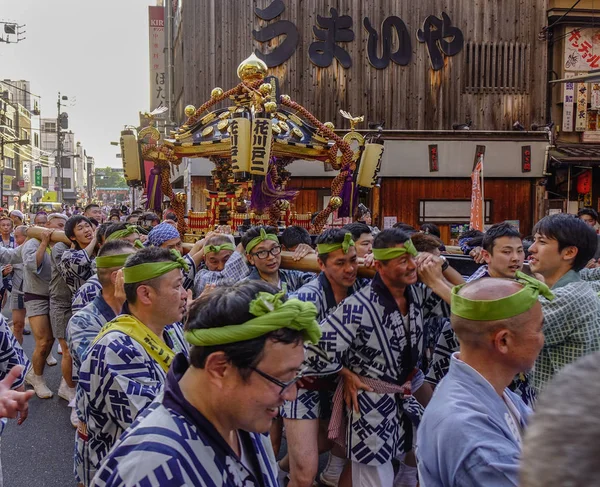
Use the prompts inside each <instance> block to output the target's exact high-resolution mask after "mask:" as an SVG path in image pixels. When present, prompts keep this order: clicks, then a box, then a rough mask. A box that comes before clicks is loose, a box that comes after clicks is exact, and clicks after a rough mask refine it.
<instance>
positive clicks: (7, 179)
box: [2, 176, 14, 191]
mask: <svg viewBox="0 0 600 487" xmlns="http://www.w3.org/2000/svg"><path fill="white" fill-rule="evenodd" d="M13 179H14V176H4V179H3V181H2V188H3V189H4V191H10V190H11V189H12V182H13Z"/></svg>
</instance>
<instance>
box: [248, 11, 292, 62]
mask: <svg viewBox="0 0 600 487" xmlns="http://www.w3.org/2000/svg"><path fill="white" fill-rule="evenodd" d="M283 12H285V4H284V3H283V0H273V1H272V2H271V4H270V5H269V6H268V7H267V8H265V9H260V8H255V9H254V13H255V14H256V16H257V17H258V18H259V19H261V20H265V21H271V20H273V19H275V18H276V17H278V16H280V15H281V14H282V13H283ZM282 35H285V39H284V40H283V41H281V42H280V43H279V45H278V46H277V47H275V49H274V50H273V51H272V52H270V53H268V54H263V53H262V52H260V51H258V50H257V51H255V54H256V55H257V56H258V57H259V58H261V59H262V60H263V61H264V62H265V63H266V64H267V66H268V67H270V68H272V67H274V66H279V65H280V64H283V63H284V62H286V61H287V60H288V59H289V58H291V57H292V55H293V54H294V52H295V51H296V48H297V47H298V39H299V36H298V28H297V27H296V25H295V24H293V23H292V22H290V21H289V20H281V19H280V20H277V21H276V22H273V23H271V24H268V25H266V26H265V27H263V28H262V29H260V30H253V31H252V36H253V37H254V39H255V40H257V41H258V42H260V43H261V44H262V43H265V42H269V41H272V40H273V39H277V38H278V37H279V36H282Z"/></svg>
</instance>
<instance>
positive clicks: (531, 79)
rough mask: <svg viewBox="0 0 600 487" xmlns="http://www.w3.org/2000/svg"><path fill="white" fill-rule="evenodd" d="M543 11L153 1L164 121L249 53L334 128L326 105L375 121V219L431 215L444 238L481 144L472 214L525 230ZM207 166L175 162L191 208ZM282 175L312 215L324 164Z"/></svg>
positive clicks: (287, 0) (540, 99) (435, 2)
mask: <svg viewBox="0 0 600 487" xmlns="http://www.w3.org/2000/svg"><path fill="white" fill-rule="evenodd" d="M547 6H548V2H547V1H546V0H544V1H540V0H522V1H520V2H498V1H497V0H482V1H479V2H460V1H458V0H452V1H449V2H448V1H442V0H423V1H420V2H406V1H402V0H385V1H383V2H358V1H356V0H346V1H344V0H338V1H331V2H322V1H317V0H302V1H300V0H284V1H283V2H276V1H271V0H254V1H248V2H235V4H234V3H232V2H219V1H216V0H208V1H207V2H184V3H182V2H174V3H173V4H172V5H168V6H167V7H165V8H166V9H167V11H168V10H169V9H173V10H172V11H171V14H170V19H169V22H171V25H172V29H171V32H172V36H173V43H172V45H173V48H172V57H173V63H172V65H173V72H172V80H173V81H172V83H171V87H170V90H171V93H170V97H171V98H172V100H173V106H172V117H173V118H174V120H175V121H176V122H177V123H179V124H182V123H184V121H185V119H186V117H185V116H184V108H185V106H186V105H188V104H194V105H195V106H199V105H200V104H201V103H203V102H205V101H206V100H209V99H210V93H211V90H212V89H213V88H214V87H217V86H218V87H221V88H223V89H224V90H227V89H229V88H232V87H234V86H236V85H237V84H238V83H239V79H238V78H237V73H236V69H237V66H238V64H239V63H240V62H241V61H242V60H243V59H245V58H246V57H247V56H248V55H249V54H250V53H251V52H255V53H256V54H257V55H258V56H259V57H261V58H262V59H263V60H265V62H266V63H267V65H268V66H269V68H270V74H272V75H274V76H276V77H277V78H278V79H279V84H280V90H281V93H284V94H288V95H289V96H290V97H291V98H292V99H293V100H294V101H296V102H298V103H299V104H301V105H302V106H304V107H305V108H307V109H308V110H309V111H311V112H312V113H313V114H314V115H315V116H316V117H317V118H318V119H319V120H321V121H323V122H325V121H330V122H332V123H333V124H334V125H335V127H336V128H337V129H339V130H340V132H339V133H344V132H345V131H347V130H348V128H349V124H348V122H347V120H345V119H344V118H343V117H342V115H341V114H340V110H345V111H347V112H350V113H351V114H352V115H354V116H364V123H363V124H362V125H360V126H359V127H358V128H359V129H362V130H365V129H368V127H369V126H371V127H375V126H380V127H383V136H384V138H385V141H386V149H385V153H384V160H383V161H382V172H381V174H380V176H381V178H382V179H381V184H380V188H375V190H374V191H372V192H371V194H370V195H369V197H368V198H366V199H365V200H364V202H365V203H366V204H367V205H368V206H369V207H371V208H372V212H373V215H374V217H375V219H376V223H377V224H378V225H380V226H384V225H387V224H391V223H392V222H393V221H394V219H395V221H405V222H407V223H410V224H412V225H415V226H418V225H419V224H421V223H424V222H434V223H437V224H439V225H440V226H441V227H442V232H443V236H444V239H445V240H446V241H449V240H450V238H451V236H452V233H453V232H454V231H455V230H456V228H457V226H458V225H460V224H464V223H465V222H467V223H468V215H469V213H468V206H469V198H470V174H471V170H472V168H473V165H474V160H475V159H476V158H477V157H478V155H479V154H481V153H482V152H483V153H484V168H485V171H484V172H485V177H486V180H485V188H484V193H485V198H486V208H487V212H488V213H487V215H486V216H487V218H486V222H488V223H493V222H496V221H502V220H519V227H520V230H521V231H522V232H523V233H524V234H528V233H529V232H530V230H531V228H532V225H533V223H535V221H536V220H537V219H538V218H540V217H541V216H543V214H544V211H545V209H546V206H547V205H546V203H545V200H546V194H545V188H544V186H543V184H544V171H545V165H546V157H547V156H546V154H547V148H548V146H549V143H550V141H549V136H548V130H546V129H545V126H546V125H547V123H548V122H549V121H550V117H549V116H550V114H549V111H548V110H547V69H546V68H547V63H548V47H547V44H546V43H545V42H543V41H540V39H539V34H540V31H542V29H543V28H544V26H546V23H547ZM165 18H167V16H166V17H165ZM168 30H169V29H168V27H167V31H168ZM442 33H443V34H444V36H442ZM167 44H168V42H167ZM167 78H169V73H167ZM168 98H169V97H168ZM182 166H184V165H183V164H182ZM186 168H187V169H186ZM211 169H212V163H210V161H207V160H191V161H189V162H188V163H187V164H186V165H185V166H184V167H181V166H180V171H183V172H186V171H187V180H186V179H185V177H184V180H185V181H186V182H185V183H184V184H183V187H184V188H185V187H186V186H187V189H188V194H189V197H190V198H189V199H190V206H192V207H194V209H196V210H199V209H202V206H203V204H204V202H203V200H202V189H204V188H209V189H210V188H211V178H210V171H211ZM289 169H290V171H291V173H292V175H293V177H292V180H291V183H290V187H294V188H298V189H301V192H300V195H299V196H298V198H297V199H296V201H295V204H294V207H295V210H296V211H298V212H300V213H308V212H311V213H312V212H314V211H318V210H320V209H322V208H323V205H325V204H327V196H328V194H329V187H330V184H331V180H332V178H333V176H334V175H335V172H330V171H326V170H325V168H324V167H323V166H320V165H318V164H314V163H313V164H308V163H305V162H304V161H297V162H294V163H293V164H292V165H291V166H290V167H289ZM488 200H489V201H488Z"/></svg>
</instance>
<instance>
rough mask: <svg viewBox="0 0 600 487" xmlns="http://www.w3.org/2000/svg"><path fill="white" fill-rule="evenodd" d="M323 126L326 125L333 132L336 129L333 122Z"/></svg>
mask: <svg viewBox="0 0 600 487" xmlns="http://www.w3.org/2000/svg"><path fill="white" fill-rule="evenodd" d="M323 125H325V127H327V128H328V129H329V130H333V129H334V128H335V125H333V123H332V122H325V123H324V124H323Z"/></svg>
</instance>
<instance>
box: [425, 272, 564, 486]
mask: <svg viewBox="0 0 600 487" xmlns="http://www.w3.org/2000/svg"><path fill="white" fill-rule="evenodd" d="M540 295H542V296H544V298H545V299H548V300H552V299H553V296H552V293H551V292H550V289H549V288H548V286H546V285H545V284H543V283H541V282H539V281H537V280H535V279H533V278H531V277H528V276H526V275H525V274H522V273H520V272H519V273H518V274H517V281H514V280H509V279H490V278H483V279H480V280H478V281H476V282H472V283H470V284H466V285H464V286H457V287H456V288H454V289H453V290H452V305H451V307H452V318H451V319H452V326H453V327H454V330H455V331H456V334H457V335H458V338H459V340H460V343H461V349H460V352H459V353H455V354H453V355H452V359H451V364H450V371H449V372H448V375H447V376H446V378H445V379H444V380H443V381H442V382H441V383H440V385H439V386H438V387H437V389H436V393H435V394H434V395H433V398H432V399H431V401H430V403H429V405H428V406H427V408H426V409H425V413H424V415H423V419H422V420H421V424H420V425H419V428H418V430H417V450H416V454H417V459H418V465H419V480H420V482H421V483H422V484H423V485H426V486H427V485H435V486H440V487H452V486H461V487H463V486H484V485H485V486H487V485H490V486H491V485H493V486H498V487H501V486H514V487H516V486H517V485H519V483H518V466H519V458H520V456H521V436H522V433H523V430H524V428H525V425H526V423H527V416H528V415H529V413H530V410H529V408H528V407H527V406H526V405H525V404H524V403H523V402H522V401H521V399H520V398H519V397H518V396H517V395H516V394H514V393H512V392H511V391H510V390H509V389H508V385H509V384H510V383H511V381H512V380H513V378H514V377H515V375H517V374H518V373H520V372H523V371H527V370H530V369H531V368H532V367H533V364H534V363H535V360H536V358H537V356H538V353H539V352H540V350H541V348H542V345H543V343H544V334H543V332H542V325H543V321H544V315H543V313H542V306H541V304H540V303H539V301H538V296H540Z"/></svg>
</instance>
